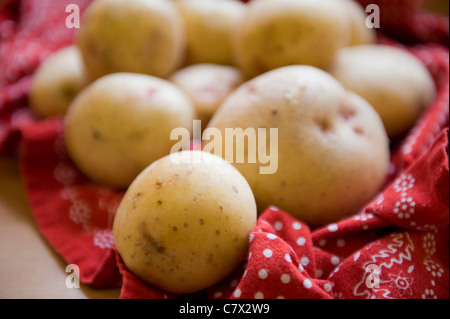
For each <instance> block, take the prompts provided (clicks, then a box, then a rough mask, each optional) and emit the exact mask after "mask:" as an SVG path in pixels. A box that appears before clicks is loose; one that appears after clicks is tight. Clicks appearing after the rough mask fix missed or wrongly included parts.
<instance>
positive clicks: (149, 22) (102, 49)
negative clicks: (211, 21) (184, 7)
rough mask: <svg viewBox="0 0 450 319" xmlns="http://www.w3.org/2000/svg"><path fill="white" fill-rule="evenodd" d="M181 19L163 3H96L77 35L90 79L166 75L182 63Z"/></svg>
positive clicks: (114, 0) (170, 5) (104, 0)
mask: <svg viewBox="0 0 450 319" xmlns="http://www.w3.org/2000/svg"><path fill="white" fill-rule="evenodd" d="M184 31H185V30H184V24H183V20H182V17H181V15H180V13H179V11H178V10H177V8H176V7H175V5H174V4H173V3H172V1H166V0H151V1H147V0H128V1H122V0H97V1H94V2H92V4H91V5H89V7H88V8H87V9H86V12H85V13H84V16H83V19H82V21H81V28H80V29H79V32H77V34H76V39H75V41H76V44H77V45H78V46H79V47H80V50H81V53H82V56H83V59H84V61H85V64H86V67H87V70H88V72H89V75H90V76H91V78H92V79H96V78H99V77H101V76H103V75H106V74H109V73H114V72H134V73H144V74H149V75H154V76H157V77H162V78H164V77H166V76H167V75H169V74H170V73H171V72H173V71H174V70H175V69H176V68H178V67H179V66H180V65H181V64H182V62H183V59H184V54H185V45H186V38H185V32H184Z"/></svg>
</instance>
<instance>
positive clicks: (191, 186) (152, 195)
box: [113, 151, 257, 294]
mask: <svg viewBox="0 0 450 319" xmlns="http://www.w3.org/2000/svg"><path fill="white" fill-rule="evenodd" d="M193 153H196V154H203V155H202V160H201V161H198V162H196V161H191V162H188V161H186V162H182V163H176V162H174V161H173V160H172V158H171V156H170V155H168V156H166V157H163V158H161V159H160V160H158V161H156V162H154V163H153V164H151V165H150V166H149V167H147V168H146V169H145V170H144V171H143V172H142V173H141V174H140V175H139V176H138V177H137V178H136V180H135V181H134V182H133V183H132V184H131V186H130V187H129V189H128V190H127V192H126V194H125V196H124V198H123V200H122V202H121V204H120V206H119V208H118V211H117V214H116V216H115V219H114V225H113V235H114V241H115V244H116V247H117V250H118V252H119V253H120V256H121V257H122V259H123V260H124V263H125V264H126V266H127V268H128V269H129V270H130V271H131V272H133V273H134V274H135V275H137V276H138V277H140V278H141V279H142V280H144V281H146V282H148V283H150V284H153V285H155V286H157V287H160V288H162V289H164V290H165V291H168V292H173V293H180V294H185V293H192V292H196V291H199V290H202V289H205V288H207V287H209V286H211V285H213V284H215V283H217V282H219V281H220V280H222V279H224V278H225V277H226V276H227V275H229V274H230V273H231V272H232V271H233V270H234V269H235V268H236V267H237V266H238V265H239V264H240V263H241V262H242V260H243V258H244V257H245V254H246V252H247V248H248V237H249V233H250V231H251V230H253V228H254V227H255V225H256V218H257V214H256V204H255V199H254V196H253V194H252V192H251V189H250V187H249V185H248V183H247V181H246V180H245V179H244V177H242V175H241V174H240V173H239V172H238V171H237V170H236V169H235V168H234V167H233V166H232V165H230V164H229V163H227V162H226V161H224V160H223V159H222V158H220V157H218V156H214V155H211V154H209V153H205V152H201V151H183V152H180V153H177V154H176V155H178V154H179V156H180V157H183V156H186V155H188V156H189V155H191V154H193Z"/></svg>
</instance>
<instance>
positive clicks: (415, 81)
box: [330, 45, 436, 139]
mask: <svg viewBox="0 0 450 319" xmlns="http://www.w3.org/2000/svg"><path fill="white" fill-rule="evenodd" d="M330 73H331V74H332V75H333V76H334V77H336V78H337V79H338V80H339V81H340V82H341V83H342V84H343V85H344V86H345V87H346V88H347V89H349V90H352V91H354V92H355V93H357V94H359V95H360V96H362V97H363V98H364V99H366V100H367V101H368V102H369V103H370V104H371V105H372V106H373V107H374V108H375V109H376V111H377V112H378V114H379V115H380V117H381V119H382V120H383V123H384V125H385V128H386V131H387V133H388V135H389V137H390V138H391V139H396V138H399V137H401V136H402V135H403V134H405V133H406V132H407V131H408V130H409V129H410V128H412V126H413V125H414V123H415V122H416V121H417V120H418V118H419V117H420V115H421V114H422V113H423V111H424V110H425V109H426V108H427V107H428V106H429V105H430V104H431V102H432V101H433V99H434V98H435V95H436V88H435V85H434V81H433V78H432V77H431V75H430V73H429V72H428V70H427V69H426V67H425V66H424V65H423V63H422V62H421V61H420V60H419V59H418V58H416V57H415V56H413V55H412V54H410V53H409V52H407V51H405V50H403V49H400V48H396V47H392V46H387V45H361V46H354V47H347V48H343V49H341V50H340V51H339V52H338V53H337V55H336V58H335V61H334V63H333V66H332V67H331V68H330Z"/></svg>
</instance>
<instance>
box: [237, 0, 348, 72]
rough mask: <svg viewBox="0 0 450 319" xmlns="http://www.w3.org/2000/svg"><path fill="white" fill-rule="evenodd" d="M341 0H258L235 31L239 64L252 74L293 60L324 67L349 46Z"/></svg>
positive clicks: (253, 3)
mask: <svg viewBox="0 0 450 319" xmlns="http://www.w3.org/2000/svg"><path fill="white" fill-rule="evenodd" d="M347 20H348V19H347V16H346V11H345V9H344V8H343V7H342V6H340V5H339V3H338V1H336V0H277V1H273V0H258V1H252V2H250V3H249V4H248V7H247V10H246V13H245V15H244V17H243V18H242V19H241V23H239V24H237V27H236V30H235V32H234V40H233V50H234V54H235V58H236V61H237V65H238V66H239V67H240V68H241V69H242V70H244V72H245V73H246V75H247V76H248V77H253V76H255V75H258V74H261V73H264V72H266V71H269V70H272V69H275V68H278V67H282V66H287V65H293V64H308V65H312V66H315V67H319V68H325V67H327V66H328V64H329V63H330V62H331V60H332V59H333V57H334V54H335V53H336V51H337V50H338V49H340V48H341V47H343V46H345V45H347V44H348V42H349V40H350V34H351V26H350V23H349V22H348V21H347Z"/></svg>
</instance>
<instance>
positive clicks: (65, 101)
mask: <svg viewBox="0 0 450 319" xmlns="http://www.w3.org/2000/svg"><path fill="white" fill-rule="evenodd" d="M87 84H88V80H87V75H86V70H85V67H84V64H83V61H82V59H81V56H80V52H79V50H78V48H77V47H76V46H74V45H71V46H67V47H64V48H62V49H60V50H57V51H55V52H54V53H52V54H51V55H50V56H48V57H47V58H46V59H45V60H44V61H43V62H42V63H41V64H40V65H39V67H38V68H37V69H36V71H35V73H34V74H33V79H32V83H31V88H30V100H29V101H30V108H31V109H32V110H33V111H34V113H35V114H36V116H37V117H38V118H47V117H51V116H57V115H64V114H65V113H66V111H67V108H68V107H69V105H70V103H71V102H72V100H73V99H74V98H75V96H76V95H77V94H78V93H79V92H80V91H81V90H82V89H83V88H84V87H85V86H86V85H87Z"/></svg>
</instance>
